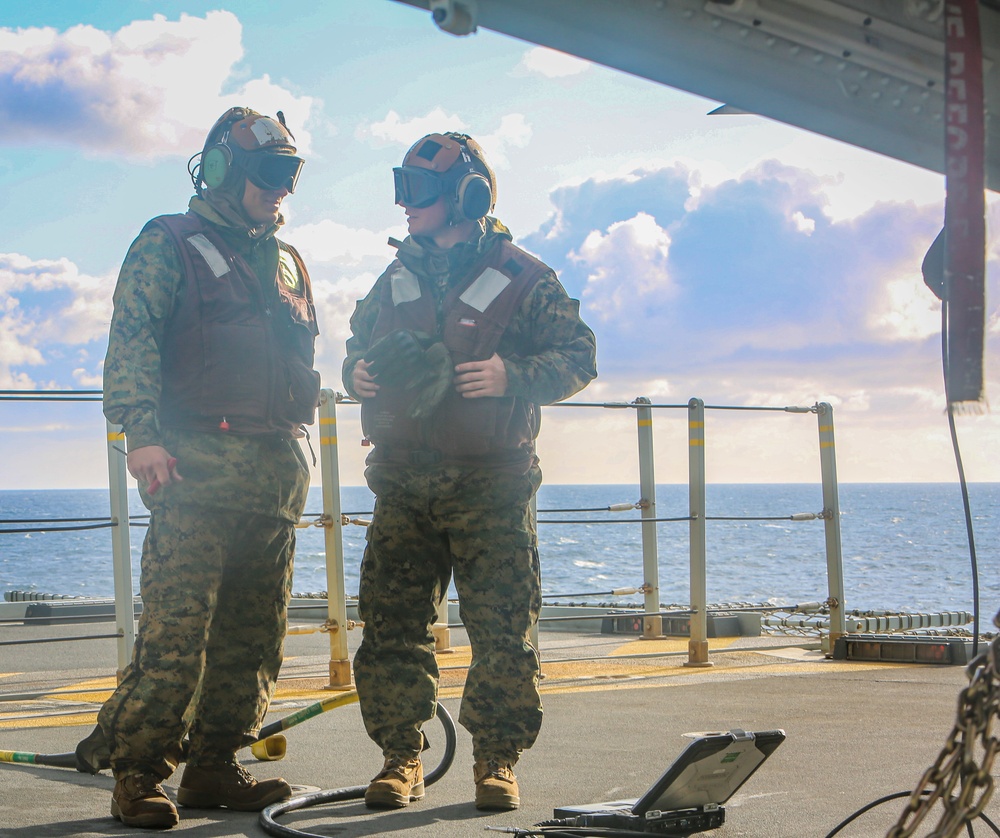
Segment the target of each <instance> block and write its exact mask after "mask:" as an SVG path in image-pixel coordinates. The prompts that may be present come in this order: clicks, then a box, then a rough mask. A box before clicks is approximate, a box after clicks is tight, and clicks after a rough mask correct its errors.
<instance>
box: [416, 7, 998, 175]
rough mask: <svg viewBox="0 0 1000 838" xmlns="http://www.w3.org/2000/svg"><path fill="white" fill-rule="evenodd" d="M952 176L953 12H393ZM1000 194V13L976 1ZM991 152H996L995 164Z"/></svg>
mask: <svg viewBox="0 0 1000 838" xmlns="http://www.w3.org/2000/svg"><path fill="white" fill-rule="evenodd" d="M397 2H401V3H405V4H407V5H410V6H414V7H416V8H421V9H424V10H427V11H428V12H430V13H431V14H432V17H433V20H434V21H435V22H436V23H437V25H438V26H439V27H440V28H441V29H443V30H444V31H446V32H450V33H451V34H453V35H467V34H471V33H473V32H475V31H476V29H477V28H479V27H482V28H485V29H491V30H494V31H496V32H500V33H503V34H506V35H510V36H513V37H515V38H521V39H523V40H525V41H530V42H532V43H536V44H540V45H542V46H546V47H551V48H552V49H557V50H561V51H562V52H566V53H570V54H572V55H577V56H579V57H581V58H585V59H588V60H590V61H594V62H597V63H599V64H604V65H607V66H609V67H613V68H615V69H618V70H623V71H625V72H627V73H632V74H634V75H637V76H642V77H644V78H648V79H652V80H653V81H657V82H662V83H663V84H667V85H670V86H671V87H676V88H679V89H681V90H686V91H688V92H690V93H694V94H696V95H698V96H703V97H705V98H708V99H712V100H714V101H716V102H721V103H723V104H724V106H725V107H726V109H728V110H735V111H744V112H748V113H755V114H760V115H761V116H765V117H769V118H771V119H775V120H777V121H779V122H783V123H787V124H788V125H794V126H796V127H799V128H803V129H805V130H807V131H812V132H815V133H817V134H822V135H824V136H827V137H832V138H834V139H837V140H842V141H844V142H847V143H851V144H852V145H856V146H859V147H861V148H865V149H869V150H871V151H875V152H879V153H881V154H885V155H887V156H889V157H893V158H896V159H898V160H903V161H905V162H907V163H912V164H914V165H916V166H921V167H923V168H926V169H930V170H932V171H936V172H941V173H944V171H945V140H944V138H945V120H946V103H945V66H946V65H945V19H946V5H947V4H946V2H945V0H397ZM979 18H980V27H981V30H982V45H983V87H984V100H985V111H986V117H985V130H986V149H987V157H986V171H985V180H986V186H987V188H989V189H992V190H995V191H1000V0H980V4H979ZM991 150H992V153H991Z"/></svg>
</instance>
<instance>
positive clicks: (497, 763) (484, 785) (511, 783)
mask: <svg viewBox="0 0 1000 838" xmlns="http://www.w3.org/2000/svg"><path fill="white" fill-rule="evenodd" d="M513 767H514V763H513V762H511V761H510V760H505V759H496V758H493V757H490V758H488V759H477V760H476V764H475V765H474V766H473V767H472V777H473V779H474V780H475V781H476V808H477V809H484V810H487V811H495V812H507V811H509V810H511V809H516V808H517V807H518V806H520V805H521V797H520V795H519V792H518V788H517V777H515V776H514V771H513V770H512V769H513Z"/></svg>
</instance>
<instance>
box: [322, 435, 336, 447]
mask: <svg viewBox="0 0 1000 838" xmlns="http://www.w3.org/2000/svg"><path fill="white" fill-rule="evenodd" d="M319 444H320V445H336V444H337V436H336V434H334V435H333V436H321V437H320V438H319Z"/></svg>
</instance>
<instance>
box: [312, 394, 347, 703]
mask: <svg viewBox="0 0 1000 838" xmlns="http://www.w3.org/2000/svg"><path fill="white" fill-rule="evenodd" d="M319 458H320V468H321V474H322V480H323V523H324V526H323V534H324V536H325V546H326V608H327V625H328V627H329V629H330V630H329V634H330V683H329V684H327V686H326V688H327V689H350V688H351V661H350V656H349V654H348V651H347V594H346V592H345V590H344V588H345V585H344V533H343V525H342V523H341V517H342V513H341V507H340V458H339V454H338V451H337V397H336V394H335V393H334V392H333V390H326V389H324V390H322V391H321V392H320V402H319Z"/></svg>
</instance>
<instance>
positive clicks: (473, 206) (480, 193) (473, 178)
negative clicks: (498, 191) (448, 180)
mask: <svg viewBox="0 0 1000 838" xmlns="http://www.w3.org/2000/svg"><path fill="white" fill-rule="evenodd" d="M455 206H457V207H458V210H459V212H461V213H462V215H463V216H465V217H466V218H467V219H469V220H470V221H478V220H479V219H480V218H482V217H483V216H485V215H486V214H487V213H488V212H489V211H490V210H491V209H492V208H493V190H491V189H490V182H489V181H488V180H487V179H486V178H485V177H483V176H482V175H481V174H479V173H477V172H469V173H468V174H465V175H463V176H462V177H461V178H460V179H459V181H458V185H457V189H456V194H455Z"/></svg>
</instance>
